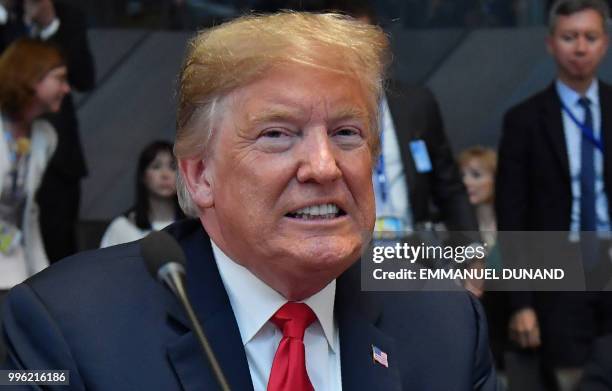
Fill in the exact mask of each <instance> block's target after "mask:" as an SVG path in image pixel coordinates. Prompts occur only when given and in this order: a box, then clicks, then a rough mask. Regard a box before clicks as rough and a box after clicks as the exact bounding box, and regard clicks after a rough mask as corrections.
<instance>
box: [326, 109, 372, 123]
mask: <svg viewBox="0 0 612 391" xmlns="http://www.w3.org/2000/svg"><path fill="white" fill-rule="evenodd" d="M330 118H331V119H333V120H346V119H358V120H363V121H368V120H369V118H370V116H369V115H368V112H367V111H364V110H362V109H360V108H358V107H355V106H341V107H338V108H332V110H331V113H330Z"/></svg>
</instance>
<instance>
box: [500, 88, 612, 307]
mask: <svg viewBox="0 0 612 391" xmlns="http://www.w3.org/2000/svg"><path fill="white" fill-rule="evenodd" d="M599 95H600V104H601V107H602V110H601V129H602V132H601V138H602V142H603V145H604V163H603V166H604V184H605V189H606V193H607V194H610V186H611V185H612V160H611V159H610V157H611V156H612V88H611V87H610V86H608V85H607V84H605V83H603V82H600V83H599ZM495 194H496V213H497V225H498V229H499V230H500V231H569V229H570V214H571V208H572V193H571V179H570V171H569V161H568V157H567V146H566V142H565V133H564V128H563V120H562V115H561V101H560V98H559V96H558V94H557V91H556V87H555V84H554V83H553V84H551V85H550V86H549V87H548V88H547V89H546V90H544V91H541V92H539V93H538V94H536V95H534V96H532V97H530V98H529V99H527V100H526V101H524V102H522V103H521V104H519V105H518V106H516V107H513V108H512V109H510V110H509V111H508V112H507V113H506V115H505V116H504V122H503V132H502V137H501V141H500V144H499V164H498V170H497V179H496V189H495ZM512 301H513V303H511V304H512V305H513V307H514V309H519V308H521V307H527V306H532V304H533V303H532V298H531V297H530V295H524V294H522V295H515V297H514V299H513V300H512Z"/></svg>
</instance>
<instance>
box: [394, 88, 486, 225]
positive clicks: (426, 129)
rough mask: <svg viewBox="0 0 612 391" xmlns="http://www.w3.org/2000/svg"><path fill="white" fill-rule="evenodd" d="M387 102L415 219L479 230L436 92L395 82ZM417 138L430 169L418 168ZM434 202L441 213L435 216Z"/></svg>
mask: <svg viewBox="0 0 612 391" xmlns="http://www.w3.org/2000/svg"><path fill="white" fill-rule="evenodd" d="M387 102H388V103H389V110H390V111H391V116H392V118H393V123H394V126H395V131H396V133H397V141H398V143H399V147H400V152H401V155H402V164H403V166H404V171H405V174H406V181H407V183H408V189H409V193H410V200H409V201H410V205H411V207H412V215H413V217H414V222H415V223H419V222H424V221H435V220H441V221H442V222H444V223H445V224H446V226H447V227H448V229H449V230H454V231H478V223H477V221H476V217H475V215H474V211H473V208H472V206H471V205H470V202H469V199H468V196H467V193H466V191H465V187H464V186H463V181H462V180H461V175H460V174H459V169H458V167H457V163H456V162H455V158H454V156H453V152H452V150H451V147H450V144H449V142H448V139H447V138H446V134H445V133H444V126H443V124H442V117H441V115H440V109H439V108H438V104H437V102H436V100H435V98H434V96H433V94H432V93H431V92H430V91H429V90H428V89H426V88H422V87H405V86H402V85H400V84H397V83H394V84H392V85H391V86H390V89H389V92H388V94H387ZM415 140H423V141H424V142H425V145H426V146H427V151H428V153H429V157H430V159H431V164H432V171H431V172H429V173H418V172H417V170H416V166H415V164H414V159H413V157H412V153H411V151H410V142H412V141H415ZM432 206H435V208H436V209H437V212H439V213H440V215H439V216H435V214H436V213H435V212H436V211H435V209H434V210H432Z"/></svg>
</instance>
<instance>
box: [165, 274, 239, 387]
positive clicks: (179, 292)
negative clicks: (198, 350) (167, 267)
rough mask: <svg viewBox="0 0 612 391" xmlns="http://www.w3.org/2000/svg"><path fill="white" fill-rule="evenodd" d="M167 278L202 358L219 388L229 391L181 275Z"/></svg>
mask: <svg viewBox="0 0 612 391" xmlns="http://www.w3.org/2000/svg"><path fill="white" fill-rule="evenodd" d="M167 277H169V280H170V281H168V279H166V278H164V280H165V281H166V283H168V285H170V287H171V288H172V290H173V291H174V293H176V296H177V297H178V298H179V300H180V301H181V304H182V305H183V307H184V308H185V311H186V312H187V316H188V317H189V321H190V322H191V326H192V327H193V331H194V332H195V334H196V337H197V340H198V342H200V345H201V346H202V349H203V350H204V358H205V359H207V360H208V362H209V363H210V366H211V368H212V370H213V374H214V375H215V378H216V379H217V383H219V387H221V389H222V390H223V391H230V386H229V384H228V382H227V379H226V378H225V375H224V374H223V371H222V370H221V366H220V365H219V362H218V361H217V358H216V357H215V354H214V353H213V350H212V347H211V346H210V343H209V342H208V338H206V335H205V334H204V331H203V330H202V327H200V322H199V321H198V319H197V318H196V314H195V311H194V310H193V307H191V303H190V302H189V299H188V298H187V292H185V286H184V284H183V278H182V275H181V274H179V273H168V274H167Z"/></svg>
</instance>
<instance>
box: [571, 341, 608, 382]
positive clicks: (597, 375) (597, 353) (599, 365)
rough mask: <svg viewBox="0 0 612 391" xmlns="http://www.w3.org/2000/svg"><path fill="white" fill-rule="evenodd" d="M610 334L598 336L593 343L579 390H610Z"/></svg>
mask: <svg viewBox="0 0 612 391" xmlns="http://www.w3.org/2000/svg"><path fill="white" fill-rule="evenodd" d="M610 352H612V334H610V335H606V336H604V337H601V338H599V339H598V340H597V341H595V343H594V344H593V349H592V351H591V353H590V354H589V359H588V360H587V362H586V364H585V365H584V375H583V376H582V380H581V381H580V387H579V388H578V389H579V391H610V390H612V355H611V354H610Z"/></svg>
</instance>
